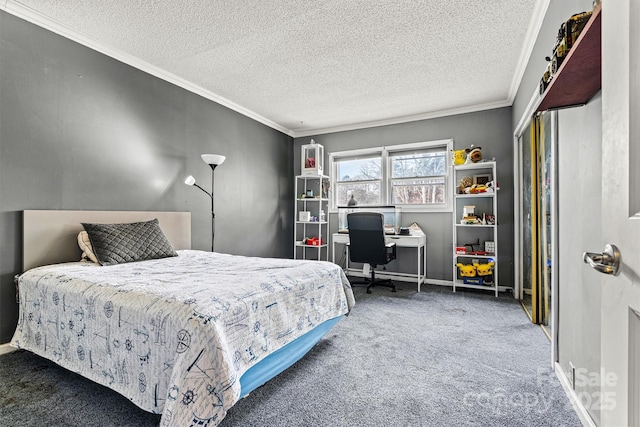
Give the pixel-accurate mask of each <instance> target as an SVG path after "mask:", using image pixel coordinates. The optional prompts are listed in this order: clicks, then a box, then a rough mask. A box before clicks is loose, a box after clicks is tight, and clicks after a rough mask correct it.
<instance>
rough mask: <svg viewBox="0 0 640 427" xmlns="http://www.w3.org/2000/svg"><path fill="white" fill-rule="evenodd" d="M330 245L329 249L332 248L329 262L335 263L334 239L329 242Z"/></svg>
mask: <svg viewBox="0 0 640 427" xmlns="http://www.w3.org/2000/svg"><path fill="white" fill-rule="evenodd" d="M331 245H332V246H331V249H332V252H331V262H332V263H334V264H335V263H336V241H335V240H334V241H333V242H331Z"/></svg>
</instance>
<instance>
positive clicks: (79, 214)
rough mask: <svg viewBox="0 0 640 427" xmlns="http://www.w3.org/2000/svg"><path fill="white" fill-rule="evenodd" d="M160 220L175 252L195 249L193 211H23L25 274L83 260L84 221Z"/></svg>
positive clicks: (23, 268) (113, 222)
mask: <svg viewBox="0 0 640 427" xmlns="http://www.w3.org/2000/svg"><path fill="white" fill-rule="evenodd" d="M154 218H158V221H159V223H160V228H162V231H163V232H164V234H165V235H166V236H167V239H169V241H170V242H171V244H172V245H173V247H174V249H191V212H138V211H49V210H27V211H23V223H22V231H23V251H22V271H27V270H28V269H30V268H34V267H39V266H41V265H47V264H56V263H60V262H69V261H79V260H80V257H81V255H82V252H81V251H80V248H79V247H78V233H79V232H80V231H82V230H83V228H82V225H81V223H82V222H93V223H111V224H115V223H126V222H137V221H148V220H151V219H154Z"/></svg>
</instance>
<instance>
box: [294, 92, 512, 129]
mask: <svg viewBox="0 0 640 427" xmlns="http://www.w3.org/2000/svg"><path fill="white" fill-rule="evenodd" d="M512 104H513V101H509V100H507V99H505V100H501V101H495V102H488V103H485V104H477V105H470V106H465V107H459V108H450V109H447V110H438V111H431V112H428V113H421V114H415V115H411V116H402V117H394V118H392V119H384V120H376V121H371V122H361V123H354V124H349V125H343V126H334V127H327V128H319V129H310V130H305V131H299V132H296V131H293V132H292V133H293V135H292V136H293V137H294V138H301V137H307V136H314V135H323V134H327V133H335V132H347V131H350V130H358V129H366V128H372V127H379V126H389V125H397V124H402V123H409V122H417V121H420V120H428V119H436V118H439V117H447V116H455V115H458V114H467V113H475V112H478V111H484V110H492V109H495V108H503V107H511V105H512Z"/></svg>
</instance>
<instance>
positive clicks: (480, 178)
mask: <svg viewBox="0 0 640 427" xmlns="http://www.w3.org/2000/svg"><path fill="white" fill-rule="evenodd" d="M489 181H492V178H491V175H490V174H480V175H473V183H474V185H486V184H487V183H488V182H489Z"/></svg>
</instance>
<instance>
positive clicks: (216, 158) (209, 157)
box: [184, 154, 226, 252]
mask: <svg viewBox="0 0 640 427" xmlns="http://www.w3.org/2000/svg"><path fill="white" fill-rule="evenodd" d="M200 157H202V160H203V161H204V162H205V163H206V164H208V165H209V166H210V167H211V193H209V192H208V191H207V190H205V189H204V188H202V187H200V186H199V185H198V184H196V179H195V178H194V177H193V176H191V175H189V176H188V177H187V179H185V180H184V183H185V184H187V185H192V186H194V187H197V188H199V189H200V190H202V192H203V193H205V194H206V195H207V196H209V197H210V198H211V252H213V242H214V240H215V235H216V214H215V210H214V204H213V193H214V191H215V188H214V185H215V181H214V179H215V175H216V173H215V172H216V166H219V165H221V164H222V163H224V160H225V159H226V157H225V156H221V155H219V154H202V155H201V156H200Z"/></svg>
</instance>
